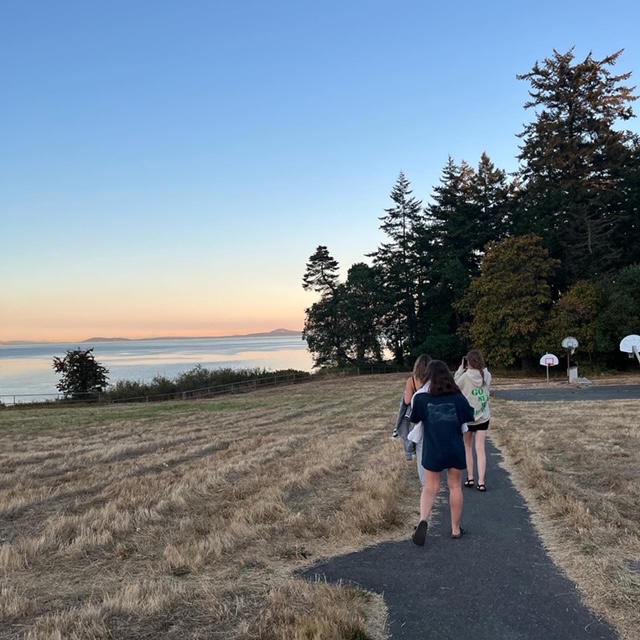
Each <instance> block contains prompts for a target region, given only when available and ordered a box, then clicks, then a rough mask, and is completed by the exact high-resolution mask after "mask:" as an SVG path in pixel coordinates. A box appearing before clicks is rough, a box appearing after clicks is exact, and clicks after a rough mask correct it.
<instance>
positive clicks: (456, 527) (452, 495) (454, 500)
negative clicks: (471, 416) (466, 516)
mask: <svg viewBox="0 0 640 640" xmlns="http://www.w3.org/2000/svg"><path fill="white" fill-rule="evenodd" d="M465 435H466V434H465ZM447 484H448V485H449V509H451V533H452V535H454V536H457V535H458V534H459V533H460V521H461V520H462V501H463V500H462V471H461V470H460V469H449V471H447Z"/></svg>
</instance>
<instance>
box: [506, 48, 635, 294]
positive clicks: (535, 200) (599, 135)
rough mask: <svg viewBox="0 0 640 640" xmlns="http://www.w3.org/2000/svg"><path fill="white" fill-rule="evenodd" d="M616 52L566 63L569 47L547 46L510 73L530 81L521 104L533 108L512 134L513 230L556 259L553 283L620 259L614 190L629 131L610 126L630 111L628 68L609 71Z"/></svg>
mask: <svg viewBox="0 0 640 640" xmlns="http://www.w3.org/2000/svg"><path fill="white" fill-rule="evenodd" d="M621 53H622V52H621V51H618V52H617V53H614V54H613V55H610V56H607V57H605V58H604V59H602V60H596V59H594V58H593V57H592V55H591V54H589V55H588V56H587V57H586V58H585V59H584V60H583V61H582V62H578V63H574V53H573V49H571V50H570V51H568V52H567V53H564V54H560V53H558V52H557V51H554V53H553V56H552V57H550V58H546V59H545V60H544V61H543V62H542V64H539V63H536V64H535V66H534V67H533V70H532V71H531V72H530V73H526V74H523V75H519V76H518V79H520V80H525V81H528V82H529V83H530V85H531V89H530V91H529V95H530V97H531V99H530V100H529V101H528V102H527V103H526V104H525V109H536V112H535V113H536V115H535V119H534V120H533V122H531V123H529V124H527V125H526V126H525V127H524V130H523V132H522V133H520V134H519V137H520V138H522V140H523V144H522V146H521V147H520V150H521V151H520V154H519V156H518V158H519V160H520V162H521V169H520V177H521V179H522V181H523V183H524V186H525V196H524V198H523V200H522V205H523V210H522V211H521V214H520V217H519V224H518V226H517V227H516V233H519V234H522V233H530V232H534V233H539V234H541V235H543V236H544V238H545V242H546V245H547V246H548V247H549V249H550V250H551V253H552V255H553V256H554V257H555V258H559V259H560V260H561V262H562V269H561V271H560V272H559V276H560V278H559V280H558V282H557V287H558V288H559V289H563V288H566V287H567V286H570V285H571V284H572V283H574V282H576V281H577V280H578V279H580V278H584V277H585V276H587V277H593V276H597V275H598V274H602V273H605V272H609V271H611V270H616V269H617V268H619V267H620V265H621V263H623V262H624V258H623V256H622V253H621V247H620V246H616V244H615V243H614V242H612V239H613V237H614V236H615V235H616V233H617V232H618V231H619V228H620V224H621V222H622V214H621V211H620V209H619V206H618V204H619V201H618V198H617V196H616V190H617V189H618V187H619V185H620V183H621V181H622V179H623V174H624V166H625V164H626V163H627V161H628V159H629V155H630V143H631V141H632V135H631V133H630V132H629V131H624V130H617V129H615V128H614V126H615V125H616V124H617V123H618V122H620V121H626V120H629V119H630V118H632V117H633V111H632V108H631V103H632V102H633V101H634V100H635V99H636V97H634V96H633V95H632V91H633V88H630V87H627V86H625V85H624V84H623V83H624V82H625V81H626V80H628V79H629V77H630V76H631V74H630V73H623V74H620V75H613V74H612V73H611V71H610V67H613V66H614V65H615V64H616V63H617V61H618V58H619V57H620V55H621ZM621 261H622V262H621Z"/></svg>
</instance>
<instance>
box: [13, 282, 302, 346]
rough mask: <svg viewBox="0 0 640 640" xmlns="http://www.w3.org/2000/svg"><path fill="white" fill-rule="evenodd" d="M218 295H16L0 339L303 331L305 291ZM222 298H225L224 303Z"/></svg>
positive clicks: (65, 339)
mask: <svg viewBox="0 0 640 640" xmlns="http://www.w3.org/2000/svg"><path fill="white" fill-rule="evenodd" d="M216 293H217V295H208V296H203V295H202V294H201V292H194V291H186V290H175V289H174V290H170V289H167V291H164V292H161V291H158V290H157V289H156V290H152V289H151V287H148V289H147V291H145V292H140V293H139V294H138V295H135V294H134V293H133V292H131V291H126V292H125V291H123V292H119V295H114V292H113V291H109V290H105V289H103V290H102V291H96V292H95V293H94V294H91V293H89V294H88V295H87V296H86V297H84V296H80V297H78V296H77V295H75V296H74V295H73V294H72V293H69V292H64V291H63V292H60V293H57V292H47V293H46V294H44V295H42V292H41V295H39V296H31V297H28V296H26V295H24V293H23V294H22V295H16V296H14V297H13V300H11V304H9V305H7V306H5V307H4V308H3V309H2V314H1V316H2V317H0V343H2V342H13V341H26V342H74V341H84V340H88V339H90V338H96V337H100V338H128V339H132V340H135V339H142V338H161V337H184V338H190V337H191V338H196V337H224V336H232V335H245V334H249V333H263V332H269V331H274V330H275V329H289V330H291V331H302V326H303V324H304V309H305V307H306V306H308V305H309V304H310V303H311V302H312V301H311V300H310V299H309V297H308V296H305V294H304V293H301V294H299V293H297V292H296V293H294V294H293V295H286V294H285V295H283V293H284V292H281V291H274V290H271V291H251V292H250V293H248V292H245V293H240V292H239V291H236V292H234V293H233V294H231V293H230V292H229V291H220V290H218V291H217V292H216ZM221 301H224V302H223V303H222V302H221Z"/></svg>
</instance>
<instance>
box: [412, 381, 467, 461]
mask: <svg viewBox="0 0 640 640" xmlns="http://www.w3.org/2000/svg"><path fill="white" fill-rule="evenodd" d="M410 420H411V422H422V424H423V426H424V440H423V444H422V466H423V467H424V468H425V469H427V470H429V471H443V470H444V469H466V468H467V461H466V458H465V453H464V440H463V438H462V425H463V424H464V423H465V422H473V409H472V408H471V405H470V404H469V402H468V401H467V399H466V398H465V397H464V396H463V395H462V394H461V393H454V394H451V395H448V396H432V395H431V394H430V393H416V394H415V395H414V396H413V408H412V410H411V418H410Z"/></svg>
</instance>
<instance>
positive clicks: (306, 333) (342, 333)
mask: <svg viewBox="0 0 640 640" xmlns="http://www.w3.org/2000/svg"><path fill="white" fill-rule="evenodd" d="M338 270H339V264H338V262H337V261H336V260H334V259H333V257H332V256H331V254H330V253H329V250H328V249H327V247H325V246H323V245H320V246H319V247H318V248H317V249H316V251H315V253H314V254H313V255H312V256H311V257H310V258H309V262H307V270H306V272H305V274H304V276H303V278H302V288H303V289H304V290H305V291H314V292H316V293H318V294H320V300H318V301H317V302H315V303H314V304H312V305H311V307H309V308H308V309H305V315H306V318H305V323H304V328H303V331H302V337H303V339H304V340H306V341H307V346H308V347H309V351H310V352H311V354H312V357H313V361H314V367H328V366H337V367H343V366H345V365H346V364H347V363H348V362H349V360H350V358H349V357H348V355H347V340H346V332H347V328H346V326H345V319H344V314H343V313H342V309H341V307H342V305H343V299H344V295H345V289H344V285H342V284H340V283H339V281H338Z"/></svg>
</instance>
